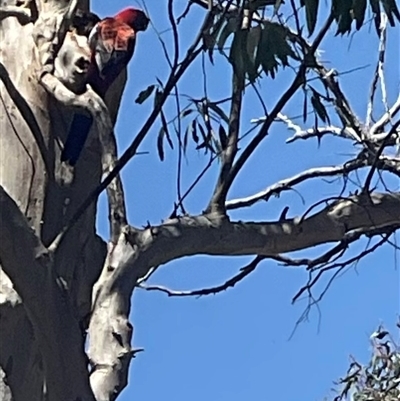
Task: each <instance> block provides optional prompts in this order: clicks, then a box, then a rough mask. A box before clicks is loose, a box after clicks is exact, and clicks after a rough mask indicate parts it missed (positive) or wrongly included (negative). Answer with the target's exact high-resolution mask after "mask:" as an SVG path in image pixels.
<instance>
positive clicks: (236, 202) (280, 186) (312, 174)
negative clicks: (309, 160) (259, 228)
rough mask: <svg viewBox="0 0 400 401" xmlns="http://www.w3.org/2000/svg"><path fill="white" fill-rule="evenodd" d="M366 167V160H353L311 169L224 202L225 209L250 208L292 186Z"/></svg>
mask: <svg viewBox="0 0 400 401" xmlns="http://www.w3.org/2000/svg"><path fill="white" fill-rule="evenodd" d="M366 165H367V162H366V160H361V159H354V160H350V161H349V162H347V163H345V164H343V165H341V166H333V167H317V168H311V169H309V170H305V171H303V172H301V173H299V174H297V175H294V176H293V177H290V178H286V179H284V180H281V181H278V182H277V183H275V184H273V185H271V186H269V187H268V188H266V189H264V190H263V191H261V192H258V193H256V194H254V195H251V196H248V197H245V198H238V199H232V200H229V201H227V202H226V208H227V209H228V210H233V209H239V208H241V207H247V206H251V205H253V204H254V203H256V202H258V201H260V200H264V201H268V199H269V198H270V197H271V196H279V194H281V193H282V192H284V191H289V190H291V189H292V187H293V186H294V185H298V184H300V183H302V182H304V181H306V180H308V179H311V178H321V177H332V176H336V175H343V174H344V175H346V174H349V173H350V172H352V171H355V170H357V169H358V168H361V167H364V166H366Z"/></svg>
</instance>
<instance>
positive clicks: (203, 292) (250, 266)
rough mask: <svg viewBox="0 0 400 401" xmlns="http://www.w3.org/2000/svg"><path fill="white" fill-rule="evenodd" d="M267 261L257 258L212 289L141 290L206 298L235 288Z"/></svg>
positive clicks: (161, 288)
mask: <svg viewBox="0 0 400 401" xmlns="http://www.w3.org/2000/svg"><path fill="white" fill-rule="evenodd" d="M264 259H266V257H265V256H256V258H255V259H253V260H252V261H251V262H250V263H249V264H248V265H246V266H244V267H242V268H241V269H240V272H239V273H238V274H236V275H235V276H233V277H231V278H230V279H229V280H227V281H225V283H223V284H221V285H218V286H215V287H210V288H202V289H200V290H191V291H174V290H170V289H168V288H166V287H163V286H159V285H146V284H143V283H141V284H140V285H139V288H143V289H144V290H147V291H161V292H164V293H166V294H167V295H168V296H169V297H193V296H198V297H200V296H204V295H215V294H218V293H220V292H223V291H226V290H227V289H228V288H230V287H232V288H233V287H234V286H235V285H236V284H238V283H239V282H240V281H242V280H243V279H244V278H245V277H247V276H248V275H249V274H250V273H252V272H253V271H254V270H255V269H256V267H257V266H258V264H259V263H260V262H261V261H262V260H264Z"/></svg>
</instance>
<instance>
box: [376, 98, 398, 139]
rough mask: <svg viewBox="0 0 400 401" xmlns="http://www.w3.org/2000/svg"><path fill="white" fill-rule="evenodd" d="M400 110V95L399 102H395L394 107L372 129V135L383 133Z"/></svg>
mask: <svg viewBox="0 0 400 401" xmlns="http://www.w3.org/2000/svg"><path fill="white" fill-rule="evenodd" d="M399 110H400V95H399V96H398V97H397V100H396V101H395V102H394V104H393V106H392V107H391V108H390V109H389V110H388V111H387V112H386V113H384V114H383V116H382V117H381V118H380V119H379V120H378V121H377V122H376V123H375V124H374V125H372V127H371V128H370V130H369V132H370V135H375V134H376V133H377V132H379V131H382V130H383V129H384V127H385V125H386V124H388V123H389V122H390V121H391V119H392V118H393V117H394V116H395V115H396V114H397V113H398V112H399Z"/></svg>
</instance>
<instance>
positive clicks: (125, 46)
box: [61, 7, 149, 166]
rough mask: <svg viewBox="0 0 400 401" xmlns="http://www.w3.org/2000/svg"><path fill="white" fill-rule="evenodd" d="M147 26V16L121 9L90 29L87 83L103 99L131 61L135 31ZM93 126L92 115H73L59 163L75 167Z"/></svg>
mask: <svg viewBox="0 0 400 401" xmlns="http://www.w3.org/2000/svg"><path fill="white" fill-rule="evenodd" d="M92 20H93V19H92ZM148 24H149V19H148V18H147V16H146V14H145V13H144V12H143V11H141V10H137V9H135V8H132V7H131V8H126V9H124V10H122V11H121V12H119V13H118V14H117V15H116V16H115V17H107V18H104V19H103V20H101V21H99V22H97V23H96V24H95V25H94V27H93V29H91V31H90V34H89V39H88V40H89V47H90V49H91V62H90V66H89V69H88V77H87V83H88V84H90V85H91V87H92V88H93V90H94V91H95V92H96V93H97V94H98V95H99V96H101V97H102V98H103V99H104V96H105V94H106V92H107V90H108V89H109V87H110V86H111V84H112V83H113V82H114V80H115V79H116V78H117V77H118V75H119V74H120V73H121V72H122V71H123V69H124V68H125V67H126V66H127V64H128V63H129V61H130V59H131V58H132V56H133V53H134V50H135V43H136V34H137V32H140V31H145V30H146V28H147V25H148ZM79 28H81V27H79ZM92 123H93V118H92V117H91V116H90V117H89V116H87V115H84V114H75V115H74V118H73V120H72V124H71V127H70V130H69V133H68V137H67V141H66V142H65V145H64V150H63V152H62V154H61V161H62V162H67V163H68V164H70V165H71V166H74V165H75V164H76V162H77V161H78V158H79V155H80V153H81V151H82V149H83V146H84V144H85V142H86V138H87V136H88V134H89V131H90V127H91V125H92Z"/></svg>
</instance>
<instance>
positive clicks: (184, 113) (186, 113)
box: [181, 109, 194, 118]
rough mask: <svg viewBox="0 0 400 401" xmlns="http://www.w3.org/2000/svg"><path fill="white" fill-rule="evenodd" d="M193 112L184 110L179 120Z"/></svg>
mask: <svg viewBox="0 0 400 401" xmlns="http://www.w3.org/2000/svg"><path fill="white" fill-rule="evenodd" d="M193 112H194V110H193V109H185V110H183V111H182V112H181V118H184V117H186V116H188V115H189V114H191V113H193Z"/></svg>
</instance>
